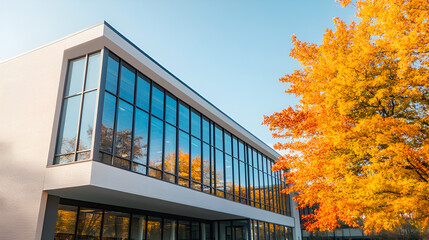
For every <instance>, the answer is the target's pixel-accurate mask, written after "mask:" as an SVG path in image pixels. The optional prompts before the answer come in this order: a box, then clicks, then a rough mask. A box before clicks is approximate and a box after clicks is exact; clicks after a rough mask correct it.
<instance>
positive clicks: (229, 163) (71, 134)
mask: <svg viewBox="0 0 429 240" xmlns="http://www.w3.org/2000/svg"><path fill="white" fill-rule="evenodd" d="M106 54H107V55H106ZM104 55H105V57H104V58H105V59H104V60H103V62H104V63H105V65H104V66H103V74H101V70H100V68H101V67H100V66H101V62H102V59H101V53H100V52H97V53H93V54H88V55H86V56H82V57H80V58H76V59H72V60H70V61H69V63H68V74H67V79H66V86H65V90H64V99H63V106H62V113H61V121H60V127H59V133H58V141H57V147H56V157H55V161H54V164H63V163H68V162H73V161H78V160H85V159H90V158H91V156H92V154H91V151H92V150H93V149H96V150H97V152H95V153H93V155H94V156H95V157H96V156H97V155H98V157H97V159H96V160H98V161H100V162H103V163H106V164H109V165H113V166H116V167H119V168H122V169H126V170H130V171H133V172H136V173H140V174H144V175H147V176H150V177H154V178H158V179H160V180H163V181H167V182H170V183H174V184H178V185H181V186H183V187H188V188H192V189H194V190H196V191H202V192H205V193H207V194H212V195H214V196H218V197H221V198H226V199H229V200H231V201H236V202H240V203H242V204H247V205H250V206H254V207H257V208H261V209H264V210H268V211H272V212H275V213H279V214H283V215H289V216H290V207H289V196H288V195H285V194H281V192H280V191H281V189H283V188H285V187H286V185H285V179H284V177H283V176H282V173H281V172H272V171H271V167H272V165H273V164H274V161H273V160H272V159H270V158H268V157H267V156H265V155H264V154H262V153H261V152H259V151H258V150H256V149H255V148H254V146H251V145H250V144H248V143H246V142H244V141H243V140H241V139H240V138H238V137H237V136H234V135H233V134H232V133H230V132H228V131H227V130H226V129H224V128H223V127H222V126H220V125H219V124H217V123H215V122H214V121H212V120H211V119H209V118H208V117H207V116H204V114H202V113H200V112H199V111H198V110H196V109H194V108H192V107H191V106H189V105H188V104H187V103H186V102H184V101H182V100H181V99H179V98H177V97H176V96H174V95H173V94H172V93H170V92H168V91H167V90H166V89H164V88H163V87H162V86H160V85H158V84H157V83H156V82H154V81H152V80H151V79H150V78H148V77H147V76H145V75H144V74H142V73H141V72H139V71H138V70H136V69H135V68H134V67H133V66H131V65H130V64H128V63H126V62H125V61H123V60H122V59H121V58H119V57H118V56H116V55H115V54H113V53H111V52H110V53H109V51H108V50H107V49H106V50H105V51H104ZM101 75H102V76H103V79H102V80H101V82H100V76H101ZM99 84H100V89H103V92H100V96H102V99H97V97H98V90H97V89H98V86H99ZM97 102H100V103H99V105H100V107H102V112H101V113H100V114H99V116H100V117H101V119H98V120H97V121H99V123H98V124H97V125H95V123H94V119H95V115H96V114H95V112H96V111H98V110H97V109H95V106H96V105H97V104H96V103H97ZM94 126H99V127H98V128H99V129H95V131H94V128H95V127H94ZM95 132H97V133H99V134H97V135H98V136H94V135H95ZM98 138H99V142H97V143H95V144H96V145H94V140H93V139H98ZM93 145H94V146H93Z"/></svg>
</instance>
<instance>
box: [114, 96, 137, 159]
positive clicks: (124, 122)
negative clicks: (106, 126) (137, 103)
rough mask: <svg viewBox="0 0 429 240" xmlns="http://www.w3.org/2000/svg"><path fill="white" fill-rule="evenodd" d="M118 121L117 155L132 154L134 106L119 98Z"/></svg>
mask: <svg viewBox="0 0 429 240" xmlns="http://www.w3.org/2000/svg"><path fill="white" fill-rule="evenodd" d="M118 110H119V111H118V122H117V126H116V155H117V156H121V157H124V158H128V159H129V158H130V156H131V131H132V127H133V106H132V105H131V104H129V103H126V102H125V101H123V100H119V106H118Z"/></svg>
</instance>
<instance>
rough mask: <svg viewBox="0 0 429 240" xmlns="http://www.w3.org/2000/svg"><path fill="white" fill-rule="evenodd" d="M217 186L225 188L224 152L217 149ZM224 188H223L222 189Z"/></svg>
mask: <svg viewBox="0 0 429 240" xmlns="http://www.w3.org/2000/svg"><path fill="white" fill-rule="evenodd" d="M215 157H216V183H217V184H216V188H223V181H224V180H223V171H224V169H223V153H222V152H221V151H219V150H217V149H216V156H215ZM222 190H223V189H222Z"/></svg>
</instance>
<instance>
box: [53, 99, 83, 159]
mask: <svg viewBox="0 0 429 240" xmlns="http://www.w3.org/2000/svg"><path fill="white" fill-rule="evenodd" d="M80 99H81V96H74V97H71V98H66V99H64V103H63V104H64V105H63V112H62V116H61V125H60V129H59V134H58V142H57V154H63V153H70V152H74V150H75V144H76V134H77V123H78V120H79V110H80Z"/></svg>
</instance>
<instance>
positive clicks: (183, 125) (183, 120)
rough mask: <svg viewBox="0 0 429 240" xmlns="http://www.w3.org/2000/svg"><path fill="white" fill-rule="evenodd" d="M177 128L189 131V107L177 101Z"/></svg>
mask: <svg viewBox="0 0 429 240" xmlns="http://www.w3.org/2000/svg"><path fill="white" fill-rule="evenodd" d="M179 128H180V129H182V130H183V131H186V132H189V107H188V106H186V105H184V104H182V103H181V102H179Z"/></svg>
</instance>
